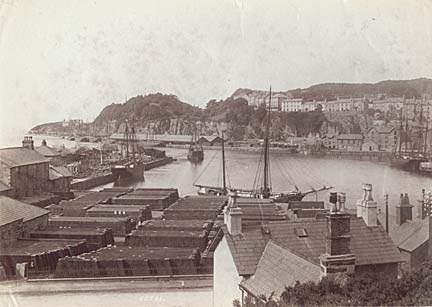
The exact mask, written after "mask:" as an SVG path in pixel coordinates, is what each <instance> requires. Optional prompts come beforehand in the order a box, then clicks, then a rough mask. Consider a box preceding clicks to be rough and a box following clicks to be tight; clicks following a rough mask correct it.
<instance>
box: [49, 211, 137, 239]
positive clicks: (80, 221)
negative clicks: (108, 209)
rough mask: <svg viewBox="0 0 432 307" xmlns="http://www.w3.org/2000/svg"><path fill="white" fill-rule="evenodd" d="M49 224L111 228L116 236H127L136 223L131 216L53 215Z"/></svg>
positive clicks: (54, 226) (52, 226)
mask: <svg viewBox="0 0 432 307" xmlns="http://www.w3.org/2000/svg"><path fill="white" fill-rule="evenodd" d="M48 226H49V227H51V228H60V227H62V228H66V227H70V228H77V229H81V228H103V229H106V228H109V229H112V232H113V234H114V236H125V235H126V234H128V233H130V232H131V231H132V229H134V228H135V224H134V223H133V222H132V220H131V218H129V217H90V216H85V217H71V216H52V217H50V219H49V222H48Z"/></svg>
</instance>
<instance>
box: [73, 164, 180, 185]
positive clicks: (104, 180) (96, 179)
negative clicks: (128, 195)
mask: <svg viewBox="0 0 432 307" xmlns="http://www.w3.org/2000/svg"><path fill="white" fill-rule="evenodd" d="M173 161H175V159H174V158H172V157H164V158H159V159H155V160H152V161H149V162H146V163H144V170H145V171H148V170H151V169H153V168H156V167H161V166H164V165H166V164H169V163H172V162H173ZM114 180H115V177H114V175H113V174H112V173H111V172H109V173H105V174H102V175H97V176H91V177H87V178H82V179H75V180H72V182H71V190H89V189H93V188H95V187H98V186H101V185H104V184H108V183H111V182H114Z"/></svg>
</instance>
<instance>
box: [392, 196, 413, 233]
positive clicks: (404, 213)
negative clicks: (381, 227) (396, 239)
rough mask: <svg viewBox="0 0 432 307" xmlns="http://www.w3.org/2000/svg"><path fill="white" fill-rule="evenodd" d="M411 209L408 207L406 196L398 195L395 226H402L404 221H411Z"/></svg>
mask: <svg viewBox="0 0 432 307" xmlns="http://www.w3.org/2000/svg"><path fill="white" fill-rule="evenodd" d="M412 208H413V206H411V205H410V202H409V198H408V194H407V193H405V195H403V194H401V195H400V201H399V205H398V206H396V224H397V225H399V226H400V225H402V224H403V223H405V222H406V221H408V220H409V221H411V220H412Z"/></svg>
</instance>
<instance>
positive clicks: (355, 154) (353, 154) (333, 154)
mask: <svg viewBox="0 0 432 307" xmlns="http://www.w3.org/2000/svg"><path fill="white" fill-rule="evenodd" d="M309 155H310V156H312V157H320V158H331V159H334V158H336V159H348V160H361V161H374V162H389V161H390V159H391V156H392V153H390V152H385V151H340V150H331V151H322V152H316V153H310V154H309Z"/></svg>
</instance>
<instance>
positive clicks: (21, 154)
mask: <svg viewBox="0 0 432 307" xmlns="http://www.w3.org/2000/svg"><path fill="white" fill-rule="evenodd" d="M0 161H2V162H3V163H5V164H6V165H7V166H9V167H16V166H22V165H29V164H38V163H47V162H49V159H47V158H45V157H44V156H42V155H41V154H40V153H38V152H37V151H35V150H31V149H28V148H24V147H11V148H2V149H0Z"/></svg>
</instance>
